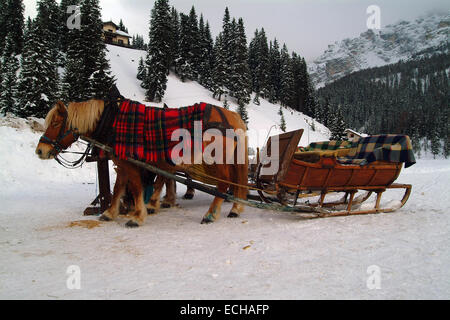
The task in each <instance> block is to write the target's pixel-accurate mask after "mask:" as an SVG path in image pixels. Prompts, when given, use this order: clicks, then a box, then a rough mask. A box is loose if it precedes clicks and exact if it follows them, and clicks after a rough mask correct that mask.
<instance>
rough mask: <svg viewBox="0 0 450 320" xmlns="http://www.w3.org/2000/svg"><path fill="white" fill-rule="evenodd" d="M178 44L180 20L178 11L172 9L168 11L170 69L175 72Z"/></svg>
mask: <svg viewBox="0 0 450 320" xmlns="http://www.w3.org/2000/svg"><path fill="white" fill-rule="evenodd" d="M179 42H180V18H179V14H178V11H177V10H176V9H175V8H174V7H172V9H171V11H170V67H171V68H172V69H173V70H174V71H175V73H178V71H177V59H178V57H179V53H180V51H179Z"/></svg>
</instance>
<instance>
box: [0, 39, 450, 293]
mask: <svg viewBox="0 0 450 320" xmlns="http://www.w3.org/2000/svg"><path fill="white" fill-rule="evenodd" d="M109 49H110V52H109V57H110V59H111V64H112V68H113V72H114V74H115V75H116V77H117V79H118V86H119V89H120V90H121V91H122V93H123V94H124V95H127V96H128V97H130V98H133V99H136V100H141V101H142V100H143V91H142V89H140V88H139V86H138V83H137V82H136V80H135V74H136V72H135V70H137V63H138V61H139V57H140V56H142V54H143V53H142V52H141V51H136V50H127V49H123V48H118V47H117V48H115V47H114V48H112V47H109ZM124 50H127V51H124ZM132 60H134V61H132ZM132 67H133V68H134V67H135V69H133V68H132ZM199 100H203V101H206V102H211V103H216V104H217V101H216V100H214V99H213V98H212V97H211V96H210V93H209V92H208V91H206V90H204V89H203V88H201V87H200V86H199V85H197V84H196V83H192V82H187V83H181V82H179V81H178V80H177V79H176V78H175V77H174V76H171V77H170V78H169V86H168V90H167V96H166V98H165V101H164V102H165V103H167V104H168V105H170V106H179V105H188V104H192V103H194V102H198V101H199ZM230 103H231V105H232V108H235V107H236V105H235V104H234V103H233V102H231V101H230ZM271 108H273V109H274V110H272V109H271ZM277 112H278V107H276V106H272V107H271V106H270V104H269V103H268V102H266V101H263V100H261V106H254V105H251V106H250V110H249V114H250V126H251V128H252V127H253V128H255V130H256V129H261V128H264V129H266V131H268V130H269V128H270V127H271V126H272V125H276V124H278V122H279V116H278V114H277ZM285 117H286V121H287V124H288V129H289V130H294V129H297V128H300V127H302V126H304V125H306V126H307V124H306V123H307V121H308V122H311V120H310V119H309V118H307V117H306V116H302V115H300V114H297V113H295V112H294V114H293V115H290V111H287V110H285ZM34 122H39V123H40V124H41V125H42V122H43V120H42V119H40V120H37V119H31V120H30V121H28V120H23V119H17V118H12V117H9V116H8V117H0V181H1V182H0V204H1V207H0V256H1V261H2V263H1V264H0V298H1V299H227V300H228V299H448V298H449V297H450V282H449V281H448V279H449V278H450V254H449V253H450V252H449V249H448V248H449V247H450V236H449V230H450V217H449V203H450V192H449V189H450V188H449V184H450V183H449V181H450V162H449V160H443V159H441V160H428V159H427V160H418V163H417V164H416V165H414V166H412V167H411V168H408V169H405V170H403V172H402V173H401V175H400V177H399V179H398V180H397V182H399V183H411V184H413V191H412V194H411V197H410V200H409V201H408V203H407V204H406V205H405V206H404V207H403V208H401V209H400V210H398V211H396V212H394V213H385V214H378V215H367V216H352V217H339V218H329V219H317V220H305V219H302V218H300V217H298V216H294V215H290V214H286V213H283V214H281V213H275V212H272V211H267V210H258V209H253V208H246V210H245V212H244V213H243V214H242V216H241V217H240V218H238V219H227V218H226V215H227V213H228V212H229V210H230V209H231V204H230V203H225V204H224V205H223V208H222V218H221V219H220V220H218V221H217V222H215V223H214V224H210V225H201V224H200V221H201V219H202V216H203V214H204V213H205V212H206V210H207V209H208V207H209V204H210V202H211V200H212V198H211V197H210V196H209V195H206V194H203V193H201V192H197V193H196V195H195V198H194V200H191V201H188V200H183V199H181V195H182V194H183V192H184V190H185V188H184V187H182V186H179V188H178V200H177V202H178V204H179V207H177V208H173V209H165V210H162V211H161V213H159V214H157V215H152V216H149V217H148V219H147V221H146V223H145V225H144V226H142V227H140V228H138V229H128V228H126V227H125V223H126V221H127V219H126V218H125V217H120V218H119V219H118V220H117V221H114V222H100V221H98V218H97V217H83V216H82V212H83V210H84V209H85V208H86V207H87V206H88V205H89V203H90V202H91V201H92V200H93V199H94V198H95V196H96V195H97V192H98V190H97V189H98V185H97V177H96V170H95V164H85V165H84V166H83V168H81V169H77V170H67V169H64V168H62V167H60V166H59V165H58V164H57V163H56V162H55V161H41V160H39V159H38V157H37V156H36V155H35V154H34V151H35V147H36V144H37V142H38V140H39V137H40V135H41V134H42V133H41V132H39V131H33V130H31V129H30V125H31V124H33V123H34ZM315 125H316V128H318V129H317V131H312V130H310V132H309V138H310V140H311V142H312V141H314V140H315V139H318V140H322V139H324V138H326V137H327V131H326V128H323V127H322V126H321V125H320V124H317V123H316V124H315ZM37 127H38V126H34V128H37ZM35 130H36V129H35ZM321 132H323V133H321ZM274 133H275V131H274V130H272V132H271V135H272V134H274ZM304 136H308V132H307V131H305V134H304ZM306 139H307V138H306ZM302 143H303V144H304V145H305V144H306V143H307V141H305V140H303V141H302ZM82 147H83V146H82V145H78V146H76V147H75V148H74V149H75V150H82ZM111 175H112V177H111V178H112V181H114V170H111ZM400 197H401V194H397V193H396V191H394V194H393V195H392V194H386V195H385V198H383V199H384V200H383V204H386V205H392V206H395V205H397V204H398V202H397V203H396V201H398V199H399V198H400ZM374 201H375V199H373V198H371V199H369V203H373V202H374ZM71 266H78V267H79V270H80V272H81V273H80V284H81V288H80V289H79V290H77V289H73V290H71V289H69V288H68V287H67V281H68V279H69V276H70V274H68V273H67V271H68V270H71V268H70V267H71ZM372 266H376V268H378V269H379V272H380V273H379V276H380V281H381V282H380V289H369V288H370V286H369V287H368V285H367V283H368V281H369V280H370V277H371V274H370V270H373V267H372ZM368 271H369V273H368Z"/></svg>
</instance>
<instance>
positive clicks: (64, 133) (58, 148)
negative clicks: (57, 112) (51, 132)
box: [39, 111, 79, 156]
mask: <svg viewBox="0 0 450 320" xmlns="http://www.w3.org/2000/svg"><path fill="white" fill-rule="evenodd" d="M67 117H68V113H67V111H66V112H64V117H63V121H62V124H61V128H60V129H59V133H58V136H57V137H56V139H55V140H52V139H50V138H49V137H47V136H46V135H45V133H44V134H43V135H42V137H41V139H39V142H42V143H46V144H49V145H51V146H52V147H53V149H54V151H52V153H53V155H54V156H56V155H57V154H58V153H60V152H62V151H63V150H64V149H67V148H68V147H69V146H70V144H72V143H73V142H75V141H76V140H78V138H79V134H78V133H77V130H76V129H75V130H72V129H68V130H66V126H67ZM69 135H72V136H73V141H72V142H71V143H70V144H69V145H63V144H62V141H63V140H64V139H65V138H66V137H68V136H69Z"/></svg>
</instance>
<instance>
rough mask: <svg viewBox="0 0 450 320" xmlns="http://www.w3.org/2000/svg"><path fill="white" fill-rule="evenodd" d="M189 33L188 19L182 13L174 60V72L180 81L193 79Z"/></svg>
mask: <svg viewBox="0 0 450 320" xmlns="http://www.w3.org/2000/svg"><path fill="white" fill-rule="evenodd" d="M191 41H192V39H191V33H190V28H189V17H188V16H187V15H185V14H183V13H181V14H180V42H179V45H178V57H177V60H176V66H177V67H176V70H177V73H178V75H179V77H180V79H181V81H183V82H184V81H185V80H187V79H193V78H194V73H195V72H194V65H193V64H192V60H191V55H190V50H191Z"/></svg>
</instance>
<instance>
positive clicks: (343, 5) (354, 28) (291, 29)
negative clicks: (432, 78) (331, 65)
mask: <svg viewBox="0 0 450 320" xmlns="http://www.w3.org/2000/svg"><path fill="white" fill-rule="evenodd" d="M169 1H170V4H171V5H173V6H175V8H176V9H177V10H178V11H180V12H185V13H189V10H190V8H191V7H192V5H194V6H195V9H196V12H197V14H198V15H199V16H200V13H203V16H204V18H205V19H206V20H208V21H209V23H210V26H211V31H212V33H213V37H214V38H215V36H216V35H217V34H218V33H219V32H220V30H221V28H222V18H223V14H224V10H225V7H227V6H228V8H229V10H230V14H231V16H232V17H236V18H239V17H242V18H243V19H244V23H245V27H246V32H247V37H248V39H247V41H250V40H251V38H252V37H253V33H254V31H255V30H256V29H257V28H258V29H260V28H261V27H264V29H265V31H266V33H267V36H268V37H269V39H273V38H274V37H276V38H277V39H278V41H279V42H280V43H281V44H282V43H284V42H285V43H286V44H287V46H288V48H289V50H291V51H292V50H294V51H296V52H297V53H299V54H300V55H302V56H304V57H305V58H306V60H307V61H311V60H312V59H314V58H316V57H317V56H319V55H320V54H322V53H323V51H324V50H325V49H326V48H327V46H328V44H331V43H334V42H335V41H338V40H343V39H345V38H353V37H356V36H358V35H359V34H360V33H361V32H364V31H366V30H367V25H366V22H367V19H368V18H369V15H368V14H367V13H366V9H367V7H368V6H370V5H378V6H379V7H380V9H381V27H382V28H383V26H386V25H388V24H392V23H395V22H398V21H399V20H413V19H415V18H417V17H418V16H420V15H424V14H428V13H431V12H443V13H445V12H446V13H450V1H449V0H169ZM24 2H25V6H26V12H25V16H28V15H30V16H32V17H33V16H35V12H36V9H35V7H36V2H37V1H36V0H24ZM58 2H59V1H58ZM100 5H101V7H102V15H103V19H104V20H105V21H106V20H113V21H114V22H116V23H118V22H119V20H120V19H123V22H124V24H125V26H126V27H127V28H128V30H129V32H130V34H141V35H144V37H145V38H146V39H147V38H148V36H147V34H148V24H149V20H150V10H151V8H152V7H153V1H152V0H100Z"/></svg>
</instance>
